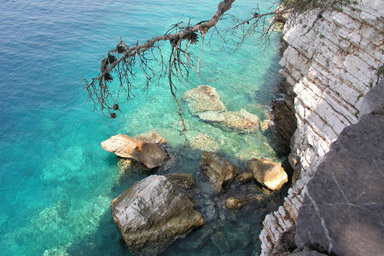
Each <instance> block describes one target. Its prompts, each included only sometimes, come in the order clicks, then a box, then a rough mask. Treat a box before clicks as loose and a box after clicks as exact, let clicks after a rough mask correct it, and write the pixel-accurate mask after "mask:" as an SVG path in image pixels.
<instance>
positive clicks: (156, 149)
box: [101, 134, 169, 169]
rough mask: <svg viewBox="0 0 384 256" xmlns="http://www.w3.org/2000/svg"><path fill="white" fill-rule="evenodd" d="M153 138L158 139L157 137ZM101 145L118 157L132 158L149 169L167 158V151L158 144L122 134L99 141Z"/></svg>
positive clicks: (160, 164) (159, 164) (161, 163)
mask: <svg viewBox="0 0 384 256" xmlns="http://www.w3.org/2000/svg"><path fill="white" fill-rule="evenodd" d="M152 139H153V138H152ZM155 140H156V141H158V138H157V137H156V139H155ZM101 147H102V148H103V149H104V150H106V151H108V152H113V153H115V154H116V155H117V156H119V157H122V158H129V159H134V160H136V161H138V162H140V163H142V164H144V165H145V166H146V167H147V168H149V169H152V168H156V167H159V166H162V165H163V164H164V163H165V162H166V161H167V160H168V159H169V156H168V153H167V152H166V151H165V149H164V148H163V147H162V146H160V145H159V144H157V143H147V142H145V141H141V140H136V139H134V138H131V137H129V136H128V135H124V134H118V135H115V136H112V137H111V138H109V139H108V140H105V141H103V142H101Z"/></svg>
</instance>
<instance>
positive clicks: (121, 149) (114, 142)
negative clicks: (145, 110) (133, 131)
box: [101, 134, 142, 159]
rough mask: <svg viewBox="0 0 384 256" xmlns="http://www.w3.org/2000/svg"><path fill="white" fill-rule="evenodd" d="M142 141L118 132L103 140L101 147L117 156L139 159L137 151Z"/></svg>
mask: <svg viewBox="0 0 384 256" xmlns="http://www.w3.org/2000/svg"><path fill="white" fill-rule="evenodd" d="M141 145H142V143H140V142H139V141H138V140H135V139H133V138H131V137H129V136H128V135H124V134H117V135H115V136H112V137H111V138H109V139H108V140H105V141H103V142H101V147H102V148H103V149H104V150H106V151H108V152H112V153H115V154H116V155H117V156H120V157H124V158H133V159H137V158H138V156H137V152H138V150H139V148H140V147H141Z"/></svg>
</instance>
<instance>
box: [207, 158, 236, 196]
mask: <svg viewBox="0 0 384 256" xmlns="http://www.w3.org/2000/svg"><path fill="white" fill-rule="evenodd" d="M200 169H201V170H202V171H203V172H204V173H205V174H206V175H207V176H208V178H209V181H210V182H211V184H212V186H213V187H214V189H215V190H216V192H220V191H221V190H222V189H223V185H224V184H226V183H229V182H230V181H232V180H233V178H234V177H235V176H236V175H237V173H238V171H237V170H236V167H235V166H233V165H232V164H231V162H229V161H228V160H225V159H223V158H221V157H220V156H219V155H218V154H216V153H212V152H203V154H202V155H201V159H200Z"/></svg>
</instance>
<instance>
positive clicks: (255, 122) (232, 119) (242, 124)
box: [198, 109, 259, 132]
mask: <svg viewBox="0 0 384 256" xmlns="http://www.w3.org/2000/svg"><path fill="white" fill-rule="evenodd" d="M198 116H199V118H200V119H201V120H203V121H206V122H212V123H219V124H222V125H224V126H226V127H228V128H230V129H234V130H237V131H243V132H257V131H258V129H259V119H258V117H257V116H256V115H254V114H252V113H249V112H248V111H246V110H245V109H241V110H240V111H228V112H215V111H208V112H203V113H200V114H198Z"/></svg>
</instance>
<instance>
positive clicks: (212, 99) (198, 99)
mask: <svg viewBox="0 0 384 256" xmlns="http://www.w3.org/2000/svg"><path fill="white" fill-rule="evenodd" d="M183 99H184V100H185V101H186V102H188V106H189V109H190V110H191V112H192V113H194V114H197V113H200V112H206V111H219V112H220V111H225V110H226V108H225V106H224V103H223V102H222V101H221V100H220V95H219V94H218V93H217V91H216V89H215V88H213V87H210V86H208V85H201V86H198V87H196V88H194V89H192V90H189V91H186V92H185V93H184V95H183Z"/></svg>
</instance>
